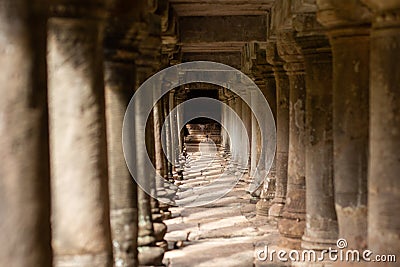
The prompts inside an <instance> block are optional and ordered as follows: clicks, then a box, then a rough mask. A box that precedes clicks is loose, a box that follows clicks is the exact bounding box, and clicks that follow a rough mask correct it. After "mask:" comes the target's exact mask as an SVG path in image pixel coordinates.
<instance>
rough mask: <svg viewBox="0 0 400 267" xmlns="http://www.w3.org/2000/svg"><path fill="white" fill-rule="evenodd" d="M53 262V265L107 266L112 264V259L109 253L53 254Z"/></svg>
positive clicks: (66, 266) (73, 266)
mask: <svg viewBox="0 0 400 267" xmlns="http://www.w3.org/2000/svg"><path fill="white" fill-rule="evenodd" d="M53 264H54V266H55V267H93V266H99V267H109V266H113V265H112V264H113V260H112V256H111V254H109V253H97V254H96V253H93V254H80V255H62V256H58V255H54V257H53Z"/></svg>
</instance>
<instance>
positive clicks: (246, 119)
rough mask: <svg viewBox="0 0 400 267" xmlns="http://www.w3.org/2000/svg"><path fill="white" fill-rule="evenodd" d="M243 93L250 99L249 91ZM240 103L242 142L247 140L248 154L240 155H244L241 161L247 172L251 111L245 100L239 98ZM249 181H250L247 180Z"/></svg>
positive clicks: (250, 137) (250, 136)
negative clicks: (242, 126)
mask: <svg viewBox="0 0 400 267" xmlns="http://www.w3.org/2000/svg"><path fill="white" fill-rule="evenodd" d="M243 95H244V97H245V99H250V92H247V91H246V92H243ZM240 102H241V105H242V113H241V114H240V117H241V119H242V121H243V125H244V127H245V129H244V132H243V133H242V141H241V143H242V144H246V142H247V141H248V142H249V146H250V147H249V154H248V155H242V156H243V157H244V159H243V162H244V163H245V164H246V165H245V166H243V168H244V171H246V172H248V170H249V169H250V162H251V159H250V156H251V143H252V141H251V139H252V133H251V129H252V126H251V117H252V113H253V112H252V111H251V109H250V107H249V106H248V105H247V104H246V102H244V101H243V100H242V99H241V101H240ZM246 139H248V140H246ZM242 153H243V152H242ZM249 182H251V181H249Z"/></svg>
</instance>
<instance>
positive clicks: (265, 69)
mask: <svg viewBox="0 0 400 267" xmlns="http://www.w3.org/2000/svg"><path fill="white" fill-rule="evenodd" d="M258 68H259V69H260V73H259V74H260V77H258V78H256V81H255V82H256V84H257V86H258V88H260V90H261V92H262V93H263V95H264V97H265V98H266V100H267V102H268V105H269V106H270V108H271V111H272V114H273V116H274V119H275V120H276V88H275V76H274V72H273V69H272V66H271V65H269V64H265V65H262V67H261V66H258ZM256 126H257V125H256ZM257 127H258V126H257ZM256 129H257V132H256V133H255V134H254V135H253V137H254V138H255V140H254V142H255V148H254V150H255V151H256V158H257V160H259V161H261V163H259V164H261V166H263V165H262V164H263V162H265V159H266V155H262V154H261V145H262V144H261V132H260V130H259V128H256ZM252 141H253V140H252ZM254 142H253V143H254ZM252 149H253V147H252ZM255 164H257V162H256V163H255ZM259 166H260V165H259ZM265 171H266V170H265V168H264V169H262V170H261V173H262V174H264V175H265ZM275 179H276V157H275V158H274V161H273V165H272V166H271V169H270V170H269V173H268V175H267V176H266V177H264V185H263V188H262V192H261V195H260V198H261V199H260V201H258V202H257V205H256V209H257V215H259V216H268V211H269V208H270V207H271V201H272V199H273V198H274V196H275Z"/></svg>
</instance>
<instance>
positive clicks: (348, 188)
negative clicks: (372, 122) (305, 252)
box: [318, 0, 370, 249]
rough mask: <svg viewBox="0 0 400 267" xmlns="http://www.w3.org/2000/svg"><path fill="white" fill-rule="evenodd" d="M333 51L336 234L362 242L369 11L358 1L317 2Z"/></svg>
mask: <svg viewBox="0 0 400 267" xmlns="http://www.w3.org/2000/svg"><path fill="white" fill-rule="evenodd" d="M318 5H319V10H320V11H319V13H318V16H319V21H320V22H321V23H323V24H324V26H326V27H327V28H328V33H329V37H330V43H331V46H332V54H333V144H334V181H335V182H334V187H335V203H336V213H337V216H338V223H339V236H340V238H345V239H346V240H347V242H348V248H359V249H362V248H366V245H367V217H368V216H367V165H368V130H369V116H368V102H369V101H368V96H369V34H370V30H369V25H368V23H369V19H370V11H369V9H368V8H367V7H366V6H364V5H363V4H361V3H360V1H353V2H351V3H350V2H349V1H344V0H340V1H338V0H334V1H333V0H323V1H319V2H318Z"/></svg>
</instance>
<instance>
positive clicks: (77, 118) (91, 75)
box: [48, 0, 112, 266]
mask: <svg viewBox="0 0 400 267" xmlns="http://www.w3.org/2000/svg"><path fill="white" fill-rule="evenodd" d="M51 8H52V14H51V15H52V17H51V18H50V19H49V28H48V67H49V114H50V152H51V153H50V155H51V170H52V230H53V240H52V247H53V251H54V263H53V264H54V266H112V249H111V234H110V222H109V221H110V220H109V202H108V195H109V194H108V175H107V147H106V128H105V104H104V81H103V46H102V41H103V40H102V36H103V23H102V20H103V18H104V17H105V1H101V0H97V1H94V0H93V1H89V2H85V3H84V4H83V3H82V4H81V2H76V1H70V2H68V1H53V5H52V7H51Z"/></svg>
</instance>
